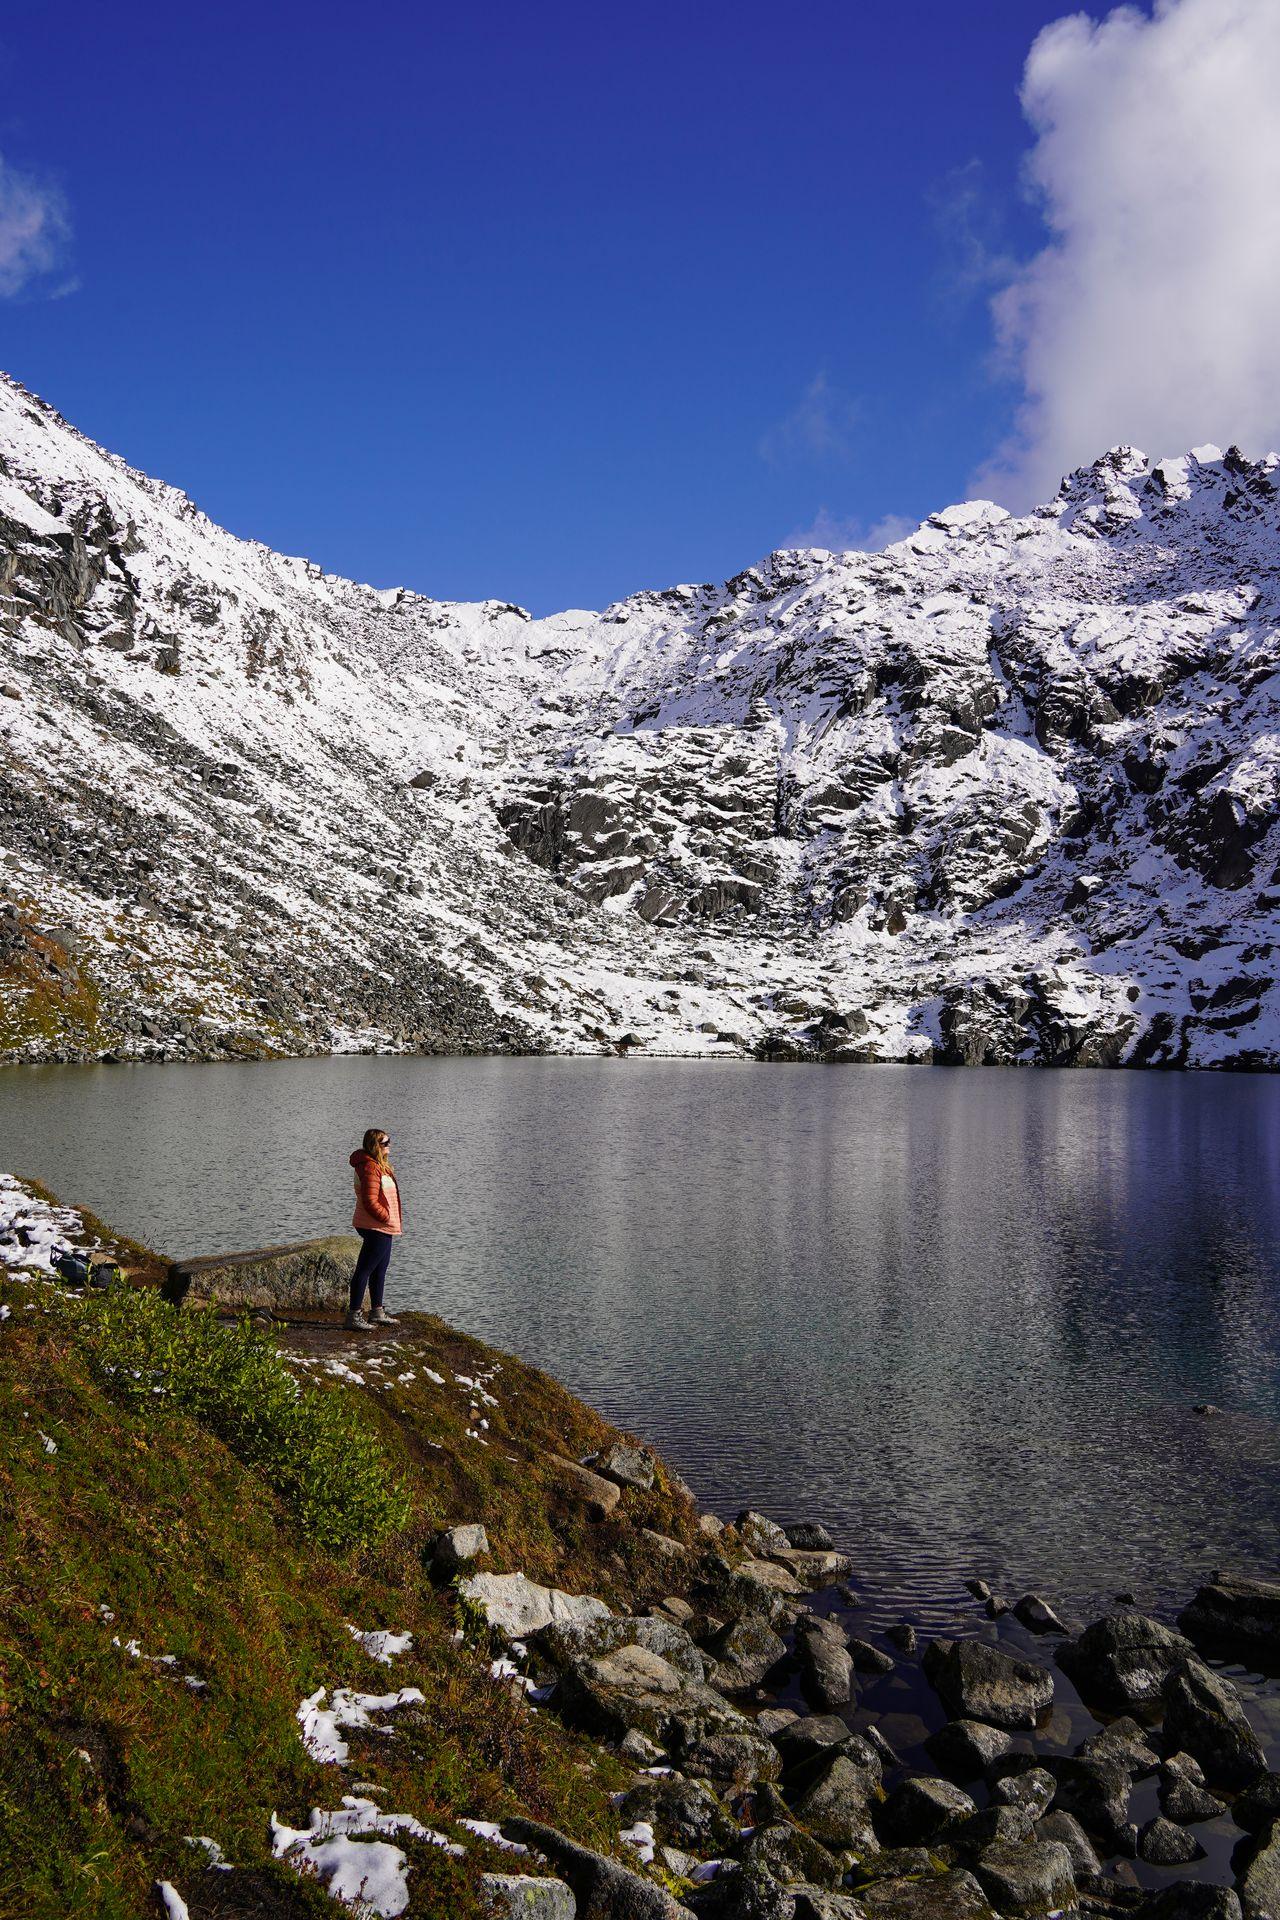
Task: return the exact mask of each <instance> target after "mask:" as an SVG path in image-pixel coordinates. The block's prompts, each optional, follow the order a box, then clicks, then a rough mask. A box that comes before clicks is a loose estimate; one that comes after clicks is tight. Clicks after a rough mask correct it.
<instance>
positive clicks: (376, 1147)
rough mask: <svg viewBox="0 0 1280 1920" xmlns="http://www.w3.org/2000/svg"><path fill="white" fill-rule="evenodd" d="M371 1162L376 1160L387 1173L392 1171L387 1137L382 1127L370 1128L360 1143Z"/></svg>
mask: <svg viewBox="0 0 1280 1920" xmlns="http://www.w3.org/2000/svg"><path fill="white" fill-rule="evenodd" d="M360 1144H361V1146H362V1147H363V1148H364V1151H365V1152H366V1153H367V1154H368V1156H369V1158H370V1159H371V1160H376V1161H377V1163H378V1165H379V1166H380V1167H382V1168H383V1169H384V1171H385V1172H387V1173H390V1171H391V1160H390V1157H389V1155H388V1153H387V1147H386V1136H385V1134H384V1133H383V1130H382V1128H381V1127H370V1128H369V1131H368V1132H367V1133H366V1134H365V1136H364V1139H363V1140H362V1141H361V1142H360Z"/></svg>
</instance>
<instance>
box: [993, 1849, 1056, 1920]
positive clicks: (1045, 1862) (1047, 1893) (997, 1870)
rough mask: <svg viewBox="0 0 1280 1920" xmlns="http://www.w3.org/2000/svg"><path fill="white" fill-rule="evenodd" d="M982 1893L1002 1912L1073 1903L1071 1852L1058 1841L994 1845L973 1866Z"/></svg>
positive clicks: (1040, 1910) (1041, 1910) (1050, 1909)
mask: <svg viewBox="0 0 1280 1920" xmlns="http://www.w3.org/2000/svg"><path fill="white" fill-rule="evenodd" d="M974 1871H975V1873H976V1874H977V1876H978V1880H979V1881H980V1883H981V1885H982V1887H983V1889H984V1890H985V1892H986V1893H987V1894H988V1895H989V1896H990V1898H991V1900H992V1902H993V1903H994V1905H995V1906H997V1907H998V1908H999V1909H1000V1911H1001V1913H1004V1914H1013V1915H1019V1916H1026V1917H1027V1920H1030V1916H1032V1915H1039V1914H1049V1913H1056V1912H1058V1911H1059V1910H1060V1909H1061V1908H1063V1907H1072V1906H1074V1905H1075V1903H1076V1882H1075V1875H1074V1873H1073V1872H1072V1869H1071V1855H1070V1854H1069V1853H1068V1852H1067V1849H1066V1848H1065V1847H1064V1846H1063V1845H1061V1843H1060V1842H1059V1841H1057V1840H1024V1841H1022V1842H1021V1843H1020V1844H1014V1845H1005V1844H999V1843H998V1844H997V1845H996V1846H994V1847H988V1848H987V1850H986V1852H985V1853H982V1854H980V1855H979V1857H978V1860H977V1864H976V1866H975V1868H974Z"/></svg>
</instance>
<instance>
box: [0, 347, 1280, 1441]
mask: <svg viewBox="0 0 1280 1920" xmlns="http://www.w3.org/2000/svg"><path fill="white" fill-rule="evenodd" d="M0 464H2V465H3V467H4V480H3V501H2V504H0V570H3V568H4V566H5V565H10V566H11V567H12V569H13V571H14V582H13V597H12V599H11V601H10V605H11V606H12V607H13V608H14V609H15V610H16V611H15V617H14V619H13V621H12V622H11V623H10V629H11V630H7V631H5V632H4V633H2V634H0V676H2V677H3V679H4V682H5V683H6V684H13V685H15V686H16V687H18V689H19V690H20V691H21V692H24V693H25V692H26V691H27V690H28V689H34V687H35V686H37V685H38V688H39V699H38V701H37V700H36V699H28V698H23V699H20V700H17V701H13V702H5V703H3V704H4V706H5V709H6V711H5V713H4V714H3V715H2V716H0V741H2V744H3V748H4V752H5V757H6V767H7V770H8V773H9V777H10V787H11V794H12V796H13V804H12V806H11V808H10V810H9V812H8V813H7V814H6V816H5V821H4V825H3V840H4V846H3V851H4V852H5V853H6V855H7V857H8V862H9V866H8V872H9V874H10V879H11V895H12V898H13V899H14V900H15V901H19V902H22V903H24V904H23V905H22V907H21V910H19V909H18V908H16V907H15V908H13V909H11V910H10V911H9V912H8V913H7V915H6V914H4V913H3V912H0V948H3V949H4V950H6V951H8V950H10V949H12V950H13V951H15V952H17V951H21V952H22V953H30V954H31V955H38V956H40V960H41V966H40V973H41V977H45V978H47V979H48V980H49V981H50V982H51V983H52V984H51V985H50V987H49V989H48V994H47V996H46V1001H45V1005H46V1007H47V1009H48V1010H49V1011H50V1016H51V1017H50V1020H49V1021H46V1022H44V1023H43V1024H41V1023H34V1024H33V1026H32V1028H31V1031H30V1034H29V1035H28V1036H27V1037H26V1038H19V1039H18V1040H16V1041H15V1042H14V1043H13V1044H12V1046H11V1048H10V1051H11V1053H12V1055H13V1056H14V1057H21V1058H35V1057H41V1056H47V1055H48V1054H49V1053H50V1052H55V1053H58V1054H59V1055H68V1056H70V1055H75V1054H76V1053H77V1051H79V1052H84V1051H86V1050H89V1049H90V1048H97V1049H98V1050H99V1051H103V1050H105V1051H107V1052H109V1053H110V1054H112V1055H113V1056H117V1057H129V1058H147V1057H151V1058H166V1059H172V1058H191V1057H204V1056H210V1055H215V1056H221V1055H226V1054H228V1053H229V1052H231V1051H233V1050H234V1051H253V1050H254V1049H260V1050H266V1049H272V1050H280V1049H282V1048H283V1050H285V1051H289V1052H308V1051H332V1050H335V1049H346V1050H352V1049H356V1048H368V1049H373V1050H379V1051H396V1050H405V1049H412V1048H414V1047H417V1046H420V1045H422V1044H424V1043H429V1044H432V1045H435V1046H441V1045H442V1046H446V1047H449V1046H457V1047H473V1046H483V1047H491V1048H494V1049H497V1050H502V1049H506V1048H511V1047H514V1046H524V1045H532V1046H539V1047H547V1048H552V1049H555V1050H560V1051H566V1052H599V1051H602V1050H610V1051H619V1052H630V1051H634V1050H635V1048H636V1047H640V1046H643V1047H644V1048H645V1049H646V1050H647V1051H649V1052H651V1053H670V1054H701V1055H707V1056H710V1057H717V1056H730V1057H732V1056H737V1055H742V1054H744V1053H747V1054H749V1053H753V1052H754V1053H759V1054H761V1055H763V1056H765V1057H770V1056H776V1055H777V1054H779V1053H785V1052H792V1053H799V1054H800V1055H802V1056H804V1057H824V1058H830V1057H845V1058H864V1057H865V1058H871V1059H908V1060H928V1059H933V1058H942V1059H945V1060H949V1061H955V1062H961V1061H978V1060H985V1061H1010V1062H1013V1061H1022V1060H1026V1061H1039V1062H1053V1063H1060V1064H1090V1063H1098V1062H1112V1061H1122V1060H1125V1061H1135V1062H1138V1063H1143V1062H1148V1061H1150V1062H1162V1063H1166V1064H1168V1063H1176V1064H1187V1065H1221V1064H1226V1063H1235V1064H1239V1065H1250V1064H1255V1065H1256V1064H1263V1065H1275V1064H1277V1063H1278V1062H1280V982H1278V980H1277V975H1278V974H1280V969H1277V968H1276V966H1275V964H1274V961H1273V959H1272V957H1271V956H1272V954H1273V952H1274V949H1275V944H1276V943H1275V935H1274V927H1275V912H1276V905H1277V899H1278V898H1280V885H1278V884H1277V882H1276V880H1275V875H1276V873H1277V871H1278V870H1280V818H1277V811H1276V805H1275V800H1276V794H1277V781H1278V779H1280V758H1278V756H1277V752H1276V749H1275V745H1274V742H1275V737H1276V735H1277V732H1280V675H1278V674H1277V661H1278V659H1280V656H1278V655H1277V647H1276V633H1277V631H1278V630H1280V591H1278V590H1277V586H1276V580H1277V561H1278V559H1280V486H1278V484H1277V478H1278V474H1280V461H1277V459H1276V457H1275V456H1274V455H1272V456H1268V457H1267V458H1266V459H1263V460H1260V461H1249V460H1246V459H1244V458H1243V456H1241V455H1240V454H1239V452H1238V451H1237V450H1236V449H1233V448H1229V449H1227V450H1226V451H1225V452H1220V451H1219V450H1217V449H1216V448H1213V447H1210V446H1204V447H1201V448H1199V449H1197V450H1196V451H1195V452H1194V453H1191V454H1186V455H1183V456H1180V457H1176V458H1172V459H1165V460H1160V461H1157V462H1155V463H1154V464H1153V463H1150V462H1148V461H1147V459H1146V457H1145V456H1144V455H1142V454H1139V453H1137V452H1136V451H1135V450H1134V449H1132V448H1114V449H1112V450H1111V451H1110V452H1108V453H1106V454H1104V455H1103V456H1102V457H1101V458H1100V459H1098V460H1096V461H1094V462H1093V463H1092V464H1091V465H1089V466H1087V467H1082V468H1080V469H1079V470H1078V471H1077V472H1075V473H1073V474H1071V475H1069V476H1068V477H1067V479H1066V480H1065V481H1064V482H1063V485H1062V487H1061V489H1060V491H1059V493H1058V495H1057V496H1056V497H1055V498H1054V499H1053V500H1052V501H1050V502H1049V503H1047V504H1046V505H1045V506H1043V507H1040V508H1038V509H1036V510H1035V511H1034V512H1031V513H1029V514H1026V515H1017V516H1010V515H1008V514H1006V513H1004V512H1003V511H1002V510H1000V509H998V508H995V507H993V506H992V505H991V504H990V503H984V502H967V503H964V504H963V505H962V506H960V507H951V508H945V509H944V510H943V511H941V512H939V513H936V514H933V515H932V516H930V518H929V519H928V521H927V522H926V523H925V524H924V525H923V526H922V527H920V528H918V529H917V530H916V532H915V533H913V534H911V535H909V536H908V537H907V538H906V539H905V540H902V541H899V542H896V543H895V544H894V545H893V546H892V547H890V548H889V549H887V550H886V551H885V552H883V553H878V554H866V553H837V554H832V553H825V552H821V551H818V550H814V549H807V550H802V551H783V552H779V553H775V554H772V555H770V556H769V557H768V558H767V559H764V560H762V561H761V562H760V563H759V564H758V565H756V566H752V567H747V568H745V569H744V570H743V571H742V572H741V573H740V574H738V575H736V576H734V577H733V578H732V579H730V580H727V581H724V582H723V583H721V584H716V585H698V586H692V585H688V586H680V587H675V588H672V589H669V590H666V591H663V592H642V593H636V594H633V595H631V596H630V597H629V598H627V599H625V600H621V601H618V602H616V603H615V604H614V605H613V606H611V607H608V608H606V609H604V611H603V612H601V613H589V612H582V611H574V612H568V613H562V614H557V615H552V616H550V617H548V618H546V619H539V620H531V619H530V618H529V617H528V615H527V614H525V613H524V612H523V611H522V610H521V609H518V608H513V607H509V606H507V605H506V604H505V603H500V602H496V601H486V602H482V603H479V604H475V605H459V604H449V603H444V602H439V601H433V600H430V599H427V598H425V597H424V596H421V595H417V594H413V593H408V592H405V591H403V590H400V589H396V590H391V591H376V592H375V591H374V590H372V589H370V588H368V587H362V586H359V585H356V584H355V583H353V582H351V581H347V580H342V579H339V578H337V577H336V576H334V575H331V574H326V573H325V572H324V571H323V570H322V569H321V568H319V567H317V566H315V565H313V564H311V563H308V562H306V561H302V560H298V559H296V558H289V557H285V556H282V555H278V554H274V553H271V552H270V551H269V550H268V549H266V548H265V547H262V546H260V545H257V544H254V543H252V542H244V541H240V540H236V539H234V538H233V537H232V536H231V535H230V534H228V533H226V532H224V531H223V530H222V529H220V528H218V527H216V526H215V525H214V524H213V523H212V522H211V521H209V520H208V519H207V518H206V516H204V515H203V514H201V513H200V512H199V511H198V510H197V509H196V508H194V507H193V506H192V504H191V502H190V501H188V500H187V499H186V498H185V496H183V495H182V494H180V493H179V492H177V491H176V490H175V489H173V488H170V487H166V486H164V485H163V484H161V483H160V482H158V481H155V480H151V479H149V478H148V477H147V476H145V475H143V474H139V473H136V472H134V471H132V470H130V469H129V468H128V467H126V466H125V465H124V463H123V462H122V461H120V460H118V459H117V458H115V457H114V456H112V455H110V454H108V453H104V452H103V451H102V450H101V449H99V448H97V447H95V446H93V445H92V444H91V443H90V442H89V441H88V440H86V439H85V438H84V437H83V436H82V435H80V434H78V433H77V432H76V431H75V430H74V428H72V427H70V426H69V425H68V424H67V422H66V421H64V420H62V419H61V418H60V417H59V416H58V415H57V414H56V413H55V412H54V411H53V409H52V408H50V407H48V406H46V405H45V404H44V403H43V402H41V401H39V400H37V399H36V398H35V397H34V396H33V395H31V394H29V393H27V392H26V391H25V390H24V389H23V388H22V387H20V386H19V385H18V384H17V383H16V382H13V381H10V380H7V379H4V378H3V377H0ZM69 528H74V529H75V530H76V533H77V538H78V547H77V552H76V554H75V555H72V554H70V553H68V552H67V551H66V545H67V529H69ZM55 616H56V617H55ZM388 682H392V683H394V684H395V685H396V687H397V689H398V690H399V691H400V694H401V696H402V697H401V698H399V699H397V700H395V701H388V700H383V699H379V700H377V701H374V702H370V701H369V700H368V699H366V698H364V697H363V693H364V692H365V691H367V688H368V687H369V685H370V684H374V683H376V684H377V685H378V686H379V687H382V686H385V685H386V684H388ZM51 761H56V763H57V764H58V765H59V767H60V768H61V769H65V770H66V772H65V777H63V778H62V779H60V781H59V782H58V783H57V784H56V785H55V786H53V787H50V785H49V783H48V781H47V778H46V770H47V767H48V766H49V764H51ZM122 790H127V791H128V792H129V793H130V795H131V798H132V804H131V807H130V809H129V810H128V811H127V812H124V811H122V810H121V809H119V807H118V806H117V805H116V796H117V795H118V793H119V792H120V791H122ZM371 837H372V839H373V840H374V841H376V843H377V845H378V846H379V848H380V849H381V850H382V855H383V857H382V859H381V861H380V862H379V863H376V864H375V870H373V871H371V870H370V865H369V860H368V854H367V847H368V845H369V844H370V839H371ZM55 849H56V850H57V851H56V856H55V851H54V850H55ZM1086 882H1087V883H1089V884H1085V883H1086ZM389 899H394V903H395V904H394V911H392V912H387V913H385V914H381V915H379V916H378V917H377V937H376V941H375V945H374V948H373V949H370V947H369V945H368V942H365V941H362V942H358V943H353V942H352V940H351V938H350V928H351V925H352V924H353V920H355V919H358V920H359V922H360V924H365V923H366V922H367V921H368V916H369V908H370V905H371V903H381V902H384V901H386V900H389ZM46 962H48V963H50V964H51V965H52V967H53V969H54V971H52V972H50V971H49V969H48V966H46V964H45V963H46ZM82 962H83V966H84V969H85V972H86V973H87V974H91V976H92V979H93V981H94V984H95V988H96V989H97V991H98V993H99V996H100V998H99V1025H98V1030H97V1034H96V1036H94V1037H92V1038H91V1037H90V1035H89V1034H88V1032H87V1031H86V1030H84V1029H83V1028H82V1027H79V1026H77V1024H76V1017H75V1015H74V1011H73V1009H74V1005H75V1001H76V993H75V989H76V982H77V979H78V977H79V975H78V971H77V970H78V969H79V968H80V966H81V964H82ZM375 980H376V983H377V984H376V987H375V986H374V985H373V984H372V983H373V982H374V981H375ZM144 981H149V982H152V983H153V984H147V985H145V986H144V985H143V982H144ZM264 983H267V987H268V989H269V990H268V991H267V992H266V993H265V994H264V992H263V986H264ZM193 1004H199V1005H200V1006H201V1008H202V1009H203V1011H202V1012H201V1014H200V1015H199V1016H196V1017H193V1016H192V1015H191V1014H190V1012H189V1011H187V1009H189V1008H190V1007H191V1006H192V1005H193ZM51 1034H52V1037H51ZM477 1404H478V1405H483V1402H478V1403H477ZM474 1432H475V1437H476V1438H477V1439H479V1438H482V1437H483V1434H482V1430H480V1429H479V1428H478V1427H477V1428H476V1429H475V1430H474Z"/></svg>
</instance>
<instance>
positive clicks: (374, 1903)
mask: <svg viewBox="0 0 1280 1920" xmlns="http://www.w3.org/2000/svg"><path fill="white" fill-rule="evenodd" d="M401 1833H403V1834H411V1835H412V1836H413V1837H414V1838H415V1839H417V1840H423V1841H426V1842H428V1843H429V1844H430V1845H431V1846H436V1847H443V1848H444V1850H445V1851H446V1852H447V1853H451V1854H454V1855H455V1856H459V1857H460V1856H461V1855H462V1854H463V1853H464V1852H465V1848H463V1847H462V1846H461V1845H460V1844H459V1843H458V1842H457V1841H451V1840H450V1839H449V1838H448V1837H447V1835H445V1834H443V1833H437V1832H436V1831H435V1830H434V1829H433V1828H431V1827H424V1826H423V1825H422V1822H421V1821H420V1820H416V1819H414V1817H413V1815H412V1814H407V1813H382V1812H381V1811H380V1810H379V1808H378V1806H377V1804H376V1802H374V1801H373V1800H367V1799H363V1798H361V1797H360V1796H358V1795H356V1794H350V1793H344V1794H343V1796H342V1806H341V1808H340V1809H339V1810H338V1811H336V1812H333V1813H324V1812H322V1811H321V1810H320V1808H318V1807H316V1808H313V1809H312V1813H311V1819H310V1822H309V1823H308V1825H307V1826H305V1827H289V1826H286V1825H285V1824H284V1822H283V1821H281V1820H279V1819H277V1817H276V1815H275V1814H274V1813H273V1814H272V1816H271V1850H272V1852H273V1853H274V1854H275V1856H276V1858H277V1859H278V1860H284V1861H286V1862H287V1863H288V1865H289V1866H291V1867H293V1868H294V1870H295V1871H296V1872H298V1873H303V1874H312V1875H314V1876H315V1877H316V1878H317V1879H318V1880H321V1881H322V1882H323V1883H324V1887H325V1891H326V1892H327V1893H328V1894H329V1896H330V1898H331V1899H334V1900H340V1901H342V1902H343V1903H344V1904H345V1905H346V1906H350V1907H358V1908H359V1909H360V1910H361V1912H362V1913H370V1914H378V1915H380V1916H383V1920H395V1916H396V1915H397V1914H401V1913H403V1912H404V1910H405V1908H406V1907H407V1906H408V1904H409V1863H408V1860H407V1858H406V1856H405V1852H404V1849H403V1848H402V1847H397V1846H395V1845H393V1844H392V1843H391V1841H389V1840H387V1839H383V1838H380V1837H376V1836H381V1835H385V1834H401ZM357 1835H358V1836H360V1837H359V1838H356V1837H353V1836H357ZM368 1835H373V1836H375V1837H374V1838H367V1837H365V1836H368Z"/></svg>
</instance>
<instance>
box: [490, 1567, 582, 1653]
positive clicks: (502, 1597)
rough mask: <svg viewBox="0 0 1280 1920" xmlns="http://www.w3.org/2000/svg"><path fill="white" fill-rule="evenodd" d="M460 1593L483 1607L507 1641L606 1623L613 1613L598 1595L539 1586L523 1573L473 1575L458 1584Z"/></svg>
mask: <svg viewBox="0 0 1280 1920" xmlns="http://www.w3.org/2000/svg"><path fill="white" fill-rule="evenodd" d="M458 1592H459V1593H460V1594H461V1596H462V1598H463V1599H464V1600H469V1601H470V1602H471V1603H472V1605H473V1606H477V1607H479V1608H480V1610H481V1612H482V1613H483V1614H484V1617H485V1619H486V1620H487V1621H488V1623H489V1625H490V1626H491V1627H493V1628H494V1630H495V1631H496V1632H498V1633H500V1634H502V1635H503V1637H504V1639H507V1640H521V1639H523V1638H524V1637H525V1636H526V1635H527V1634H530V1633H536V1632H537V1631H538V1630H539V1628H540V1627H549V1626H552V1625H553V1624H554V1625H557V1626H571V1625H573V1624H574V1623H575V1622H578V1621H585V1620H603V1619H604V1618H606V1616H607V1615H608V1613H609V1609H608V1607H607V1606H606V1605H605V1603H604V1601H603V1600H597V1599H596V1597H595V1595H594V1594H590V1593H564V1592H562V1590H561V1589H560V1588H559V1587H543V1586H539V1584H538V1582H537V1581H536V1580H526V1578H525V1576H524V1575H523V1574H522V1573H473V1574H470V1575H468V1577H467V1578H466V1579H465V1580H460V1581H459V1582H458Z"/></svg>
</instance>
